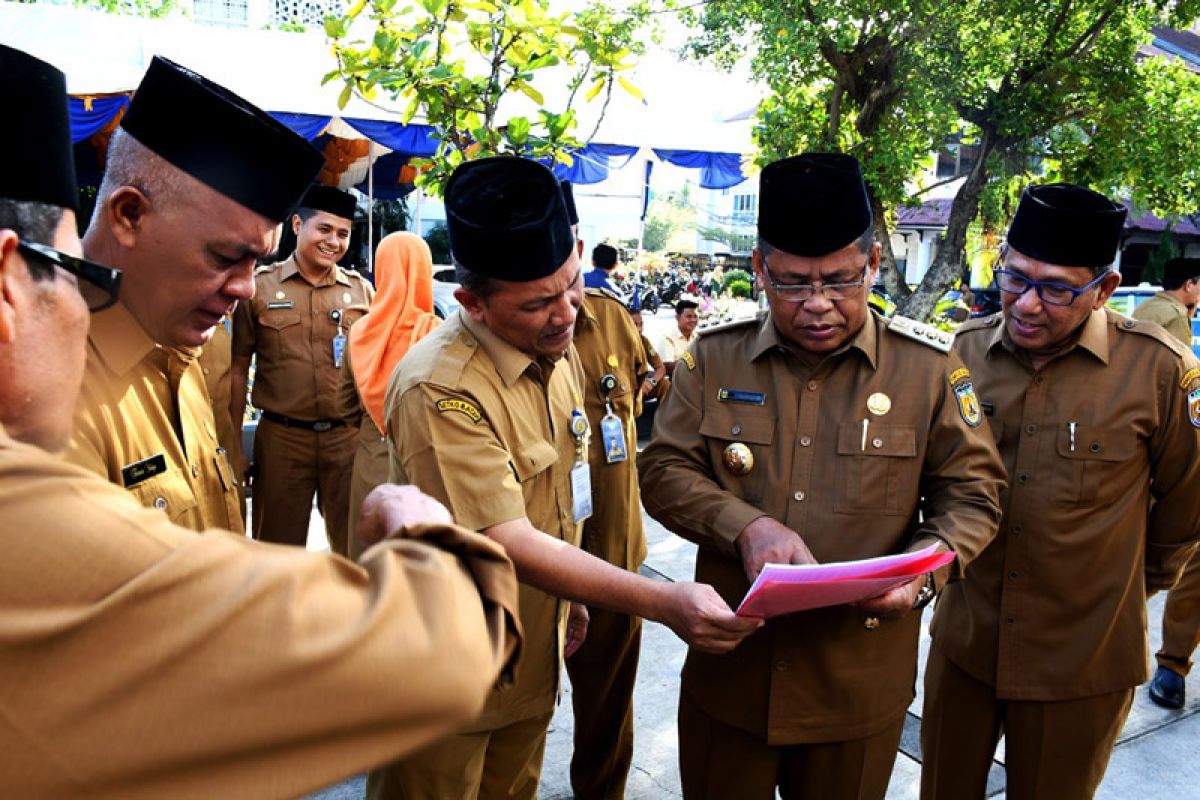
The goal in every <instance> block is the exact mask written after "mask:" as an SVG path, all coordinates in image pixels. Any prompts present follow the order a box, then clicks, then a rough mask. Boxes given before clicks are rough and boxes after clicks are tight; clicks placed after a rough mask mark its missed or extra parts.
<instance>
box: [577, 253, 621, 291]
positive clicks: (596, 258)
mask: <svg viewBox="0 0 1200 800" xmlns="http://www.w3.org/2000/svg"><path fill="white" fill-rule="evenodd" d="M616 269H617V249H616V248H615V247H613V246H612V245H607V244H598V245H596V246H595V247H593V248H592V269H591V271H590V272H585V273H583V285H584V286H586V287H587V288H589V289H607V290H608V291H610V292H612V293H613V294H615V295H617V296H618V297H619V296H620V295H621V293H620V292H619V291H618V290H617V287H616V284H614V283H613V280H612V279H613V273H614V272H615V271H616Z"/></svg>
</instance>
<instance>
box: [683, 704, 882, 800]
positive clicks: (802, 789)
mask: <svg viewBox="0 0 1200 800" xmlns="http://www.w3.org/2000/svg"><path fill="white" fill-rule="evenodd" d="M903 730H904V715H903V714H901V715H900V716H899V717H898V718H897V719H896V721H895V722H894V723H892V724H891V725H889V726H888V727H887V728H885V729H884V730H882V731H880V732H879V733H876V734H873V735H871V736H868V737H866V738H863V739H852V740H850V741H844V742H821V743H817V744H795V745H782V746H771V745H768V744H767V743H766V741H764V740H763V739H760V738H759V737H757V736H755V735H753V734H751V733H747V732H746V731H744V730H742V729H741V728H735V727H733V726H731V725H726V724H725V723H723V722H720V721H718V720H716V719H714V718H712V717H710V716H709V715H708V714H706V713H704V712H703V711H701V710H700V708H699V707H698V706H696V704H695V703H694V702H692V700H691V699H690V698H689V697H688V695H687V692H680V693H679V770H680V777H681V778H682V783H683V796H684V798H685V800H729V799H730V798H738V800H774V798H775V787H776V786H778V787H779V796H780V797H782V798H783V800H792V799H793V798H796V799H798V800H799V799H803V800H808V799H810V798H811V800H883V797H884V795H886V794H887V788H888V782H889V780H890V779H891V777H892V767H893V765H894V764H895V762H896V748H897V747H898V746H899V745H900V734H901V732H902V731H903Z"/></svg>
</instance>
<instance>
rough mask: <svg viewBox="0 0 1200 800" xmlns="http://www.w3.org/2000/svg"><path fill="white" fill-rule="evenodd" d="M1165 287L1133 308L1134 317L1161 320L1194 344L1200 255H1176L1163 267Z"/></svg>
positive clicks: (1188, 343) (1169, 330)
mask: <svg viewBox="0 0 1200 800" xmlns="http://www.w3.org/2000/svg"><path fill="white" fill-rule="evenodd" d="M1162 283H1163V290H1162V291H1161V292H1159V293H1158V294H1156V295H1154V297H1151V298H1150V299H1149V300H1147V301H1145V302H1144V303H1142V304H1141V305H1139V306H1138V307H1137V308H1135V309H1134V310H1133V318H1134V319H1140V320H1143V321H1145V322H1157V323H1158V324H1159V325H1162V326H1163V327H1164V328H1165V329H1166V331H1167V333H1169V334H1171V335H1172V336H1174V337H1175V338H1176V339H1178V340H1179V341H1181V342H1183V343H1184V345H1186V346H1187V347H1188V348H1191V346H1192V316H1193V315H1194V314H1195V313H1196V304H1197V303H1200V258H1172V259H1171V260H1170V261H1168V262H1167V263H1166V265H1165V266H1164V267H1163V281H1162Z"/></svg>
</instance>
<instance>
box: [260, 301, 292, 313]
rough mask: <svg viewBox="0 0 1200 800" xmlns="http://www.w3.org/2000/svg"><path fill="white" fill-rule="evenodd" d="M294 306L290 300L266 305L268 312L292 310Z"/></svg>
mask: <svg viewBox="0 0 1200 800" xmlns="http://www.w3.org/2000/svg"><path fill="white" fill-rule="evenodd" d="M295 306H296V304H295V303H293V302H292V301H291V300H283V301H281V302H278V303H267V310H268V311H270V310H272V309H276V308H294V307H295Z"/></svg>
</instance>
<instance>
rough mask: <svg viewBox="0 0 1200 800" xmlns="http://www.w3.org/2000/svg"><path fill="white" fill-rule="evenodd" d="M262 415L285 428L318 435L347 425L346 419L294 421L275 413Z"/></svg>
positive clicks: (265, 412)
mask: <svg viewBox="0 0 1200 800" xmlns="http://www.w3.org/2000/svg"><path fill="white" fill-rule="evenodd" d="M262 415H263V419H268V420H270V421H271V422H274V423H277V424H279V425H282V426H284V427H285V428H303V429H304V430H306V431H316V432H317V433H324V432H325V431H330V430H333V429H334V428H340V427H342V426H343V425H345V424H346V420H344V419H316V420H313V419H293V418H291V417H285V416H284V415H283V414H276V413H275V412H274V411H263V412H262Z"/></svg>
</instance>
